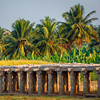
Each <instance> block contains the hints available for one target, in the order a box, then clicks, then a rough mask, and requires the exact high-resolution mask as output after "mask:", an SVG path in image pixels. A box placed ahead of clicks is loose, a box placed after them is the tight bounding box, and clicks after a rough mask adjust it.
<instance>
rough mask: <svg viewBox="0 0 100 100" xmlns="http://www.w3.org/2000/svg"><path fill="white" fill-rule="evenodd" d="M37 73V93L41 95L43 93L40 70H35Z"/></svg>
mask: <svg viewBox="0 0 100 100" xmlns="http://www.w3.org/2000/svg"><path fill="white" fill-rule="evenodd" d="M37 75H38V95H41V94H42V93H43V82H42V72H41V71H37Z"/></svg>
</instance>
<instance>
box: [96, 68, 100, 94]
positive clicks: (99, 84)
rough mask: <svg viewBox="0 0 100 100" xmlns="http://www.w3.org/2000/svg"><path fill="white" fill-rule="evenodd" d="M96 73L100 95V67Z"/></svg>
mask: <svg viewBox="0 0 100 100" xmlns="http://www.w3.org/2000/svg"><path fill="white" fill-rule="evenodd" d="M96 73H97V83H98V88H97V96H100V68H99V69H97V70H96Z"/></svg>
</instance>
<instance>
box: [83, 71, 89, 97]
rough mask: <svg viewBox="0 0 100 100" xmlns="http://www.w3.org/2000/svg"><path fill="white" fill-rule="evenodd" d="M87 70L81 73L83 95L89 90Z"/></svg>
mask: <svg viewBox="0 0 100 100" xmlns="http://www.w3.org/2000/svg"><path fill="white" fill-rule="evenodd" d="M89 74H90V73H89V72H87V71H85V70H84V71H82V75H83V93H84V96H86V94H87V93H89V92H90V80H89V79H90V77H89Z"/></svg>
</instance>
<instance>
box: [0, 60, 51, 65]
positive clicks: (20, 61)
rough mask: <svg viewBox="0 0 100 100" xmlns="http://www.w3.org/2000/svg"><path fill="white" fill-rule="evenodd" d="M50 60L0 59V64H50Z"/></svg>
mask: <svg viewBox="0 0 100 100" xmlns="http://www.w3.org/2000/svg"><path fill="white" fill-rule="evenodd" d="M51 63H52V62H47V61H41V60H39V61H38V60H7V61H6V60H1V61H0V65H22V64H51Z"/></svg>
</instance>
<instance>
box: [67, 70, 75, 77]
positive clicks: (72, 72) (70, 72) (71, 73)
mask: <svg viewBox="0 0 100 100" xmlns="http://www.w3.org/2000/svg"><path fill="white" fill-rule="evenodd" d="M68 71H69V74H70V75H71V76H74V75H75V72H74V71H73V70H72V68H68Z"/></svg>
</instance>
